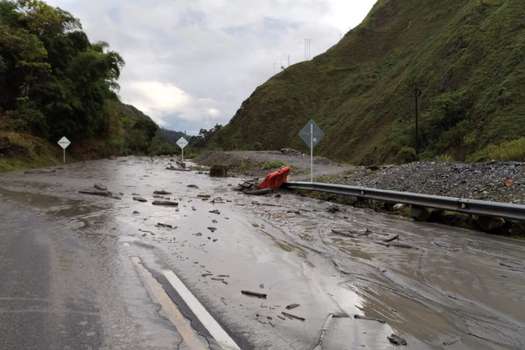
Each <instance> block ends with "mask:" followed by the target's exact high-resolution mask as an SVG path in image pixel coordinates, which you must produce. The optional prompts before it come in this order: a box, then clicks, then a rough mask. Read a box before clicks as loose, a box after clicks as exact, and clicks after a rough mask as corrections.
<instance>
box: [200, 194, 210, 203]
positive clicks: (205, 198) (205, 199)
mask: <svg viewBox="0 0 525 350" xmlns="http://www.w3.org/2000/svg"><path fill="white" fill-rule="evenodd" d="M197 198H200V199H202V200H203V201H207V200H208V199H210V198H211V195H209V194H202V193H201V194H198V195H197Z"/></svg>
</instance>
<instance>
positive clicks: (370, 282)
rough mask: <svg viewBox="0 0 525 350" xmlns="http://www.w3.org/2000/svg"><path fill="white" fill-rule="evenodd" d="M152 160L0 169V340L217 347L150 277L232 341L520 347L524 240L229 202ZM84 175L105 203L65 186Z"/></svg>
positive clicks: (524, 316)
mask: <svg viewBox="0 0 525 350" xmlns="http://www.w3.org/2000/svg"><path fill="white" fill-rule="evenodd" d="M168 161H169V160H167V159H149V158H143V159H140V158H126V159H120V160H103V161H95V162H87V163H78V164H73V165H69V166H67V167H64V168H61V169H60V168H59V169H55V170H56V171H54V172H48V173H45V172H44V173H38V174H22V173H11V174H4V175H2V176H0V199H1V201H0V213H1V222H0V263H1V266H2V270H1V273H0V278H1V280H2V283H1V284H0V348H2V349H57V348H60V349H175V348H179V349H185V348H186V349H187V348H192V347H193V348H195V347H196V346H203V347H205V348H211V349H219V348H220V345H219V343H218V341H217V339H214V337H213V336H212V333H213V332H210V331H209V329H207V328H206V326H205V324H206V322H203V321H202V319H199V317H198V316H197V315H195V314H194V312H192V310H191V307H188V305H187V303H185V302H184V298H183V296H182V295H181V294H180V293H179V291H177V290H176V289H174V288H172V286H171V285H170V284H169V281H168V280H167V279H166V278H165V275H164V274H163V271H173V272H174V274H176V275H177V276H178V277H179V278H180V280H181V281H182V282H183V283H184V284H185V285H186V286H187V288H188V289H189V290H190V291H191V293H192V294H193V295H194V296H195V298H196V299H197V300H198V301H200V303H202V305H203V306H204V307H205V308H206V310H207V311H208V312H209V313H210V314H211V315H212V316H213V318H214V319H215V320H217V322H218V323H219V324H220V325H221V326H222V328H223V329H224V331H225V332H226V333H227V334H228V335H230V336H231V338H232V339H233V340H234V342H235V343H236V344H238V345H239V347H240V348H242V349H358V348H366V349H392V348H394V347H395V346H394V345H392V344H391V343H390V341H389V340H388V339H387V337H388V336H390V335H391V334H397V335H399V336H401V337H402V338H404V339H406V341H407V343H408V345H407V346H405V347H403V348H407V349H443V348H444V349H520V348H524V347H525V335H524V334H525V307H524V305H525V300H524V299H525V293H523V291H524V286H525V263H524V261H525V259H524V258H525V244H524V242H520V241H515V240H510V239H505V238H499V237H491V236H488V235H484V234H481V233H479V232H473V231H467V230H461V229H457V228H450V227H446V226H439V225H434V224H420V223H413V222H410V221H408V220H406V219H403V218H398V217H395V216H386V215H383V214H377V213H375V212H373V211H371V210H364V209H356V208H352V207H341V211H339V212H337V213H329V212H327V211H326V208H327V207H328V206H329V205H328V204H327V203H324V202H320V201H316V200H312V199H308V198H303V197H299V196H296V195H293V194H289V193H282V194H280V195H277V196H269V197H250V196H245V195H242V194H240V193H238V192H234V191H233V190H232V187H233V186H234V185H235V184H237V183H238V182H239V180H238V179H211V178H209V177H208V176H207V175H204V174H198V173H197V172H178V171H168V170H166V169H165V167H166V165H167V163H168ZM94 184H100V185H102V186H101V187H104V186H105V187H107V188H108V190H109V191H111V192H112V193H113V197H97V196H90V195H84V194H79V193H78V191H81V190H89V191H92V190H93V186H94ZM99 187H100V186H99ZM156 191H157V194H154V192H156ZM159 191H160V192H159ZM162 191H164V192H162ZM134 197H135V199H134ZM119 198H120V199H119ZM144 200H146V202H144ZM155 200H157V201H170V202H177V203H179V205H178V207H175V206H157V205H152V202H153V201H155ZM387 241H390V242H389V243H387ZM134 259H135V260H134ZM137 259H139V260H137ZM134 261H135V263H134ZM137 261H140V264H139V265H140V266H139V267H137V266H138V265H137ZM142 267H143V269H142ZM241 291H248V292H251V293H255V294H256V295H259V294H260V295H265V296H266V298H258V297H253V296H250V295H246V294H242V293H241ZM163 298H166V300H169V301H170V302H173V307H174V308H175V309H173V310H172V311H170V310H171V309H170V308H171V306H169V305H163V300H164V299H163ZM171 312H172V313H171ZM170 313H171V314H170ZM177 315H179V316H180V315H182V317H178V319H177ZM356 315H358V317H355V316H356ZM359 316H361V317H359ZM177 320H178V321H180V322H183V324H181V323H179V324H178V326H177V324H176V323H177V322H178V321H177ZM190 333H191V334H190ZM192 342H194V343H192ZM192 344H193V345H192ZM196 344H199V345H196Z"/></svg>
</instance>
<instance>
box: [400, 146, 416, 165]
mask: <svg viewBox="0 0 525 350" xmlns="http://www.w3.org/2000/svg"><path fill="white" fill-rule="evenodd" d="M416 159H417V155H416V150H415V149H414V148H412V147H403V148H401V149H400V150H399V152H398V153H397V156H396V161H397V162H398V163H410V162H413V161H415V160H416Z"/></svg>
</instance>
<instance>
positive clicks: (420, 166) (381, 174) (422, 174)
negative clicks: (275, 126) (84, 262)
mask: <svg viewBox="0 0 525 350" xmlns="http://www.w3.org/2000/svg"><path fill="white" fill-rule="evenodd" d="M324 180H327V181H329V182H334V183H340V184H346V185H352V186H364V187H372V188H380V189H386V190H395V191H407V192H416V193H425V194H434V195H441V196H450V197H460V198H472V199H482V200H492V201H500V202H513V203H520V204H525V164H524V163H521V162H487V163H477V164H464V163H442V162H415V163H410V164H403V165H399V166H381V167H359V168H356V169H355V170H354V171H352V172H351V173H349V174H346V175H344V176H337V177H331V178H328V179H324Z"/></svg>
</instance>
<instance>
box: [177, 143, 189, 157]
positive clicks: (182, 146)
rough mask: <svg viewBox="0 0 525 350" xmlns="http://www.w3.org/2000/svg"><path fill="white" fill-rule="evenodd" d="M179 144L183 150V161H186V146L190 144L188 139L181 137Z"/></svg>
mask: <svg viewBox="0 0 525 350" xmlns="http://www.w3.org/2000/svg"><path fill="white" fill-rule="evenodd" d="M177 146H179V147H180V149H181V152H182V161H183V162H184V148H186V146H188V140H186V139H185V138H184V137H181V138H180V139H179V140H178V141H177Z"/></svg>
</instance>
